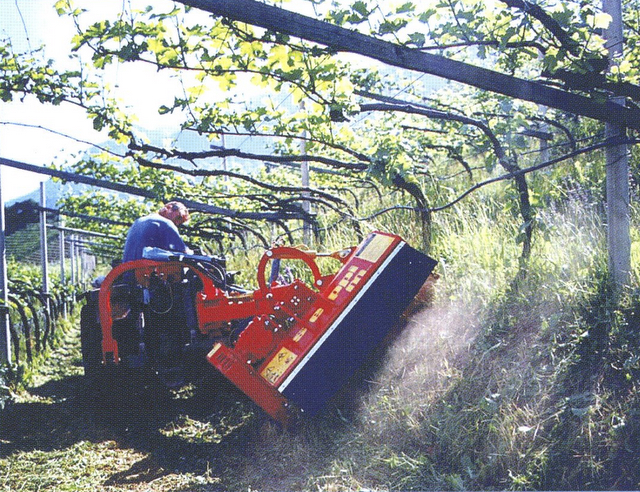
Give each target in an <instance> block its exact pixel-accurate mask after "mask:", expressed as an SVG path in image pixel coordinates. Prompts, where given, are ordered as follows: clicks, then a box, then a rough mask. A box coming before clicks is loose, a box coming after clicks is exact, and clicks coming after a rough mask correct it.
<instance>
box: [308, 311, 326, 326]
mask: <svg viewBox="0 0 640 492" xmlns="http://www.w3.org/2000/svg"><path fill="white" fill-rule="evenodd" d="M322 313H324V309H322V308H318V309H316V312H315V313H313V315H312V316H311V318H310V319H309V323H315V322H316V321H318V318H319V317H320V315H321V314H322Z"/></svg>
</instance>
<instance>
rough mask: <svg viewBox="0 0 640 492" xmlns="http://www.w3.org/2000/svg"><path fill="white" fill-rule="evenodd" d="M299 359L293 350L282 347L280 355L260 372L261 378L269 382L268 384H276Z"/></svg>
mask: <svg viewBox="0 0 640 492" xmlns="http://www.w3.org/2000/svg"><path fill="white" fill-rule="evenodd" d="M297 358H298V356H297V355H296V354H294V353H293V352H291V350H289V349H287V348H285V347H282V348H281V349H280V350H279V351H278V353H277V354H276V355H275V357H274V358H273V359H271V361H270V362H269V364H267V367H265V368H264V369H263V370H262V371H260V376H262V377H263V378H264V379H266V380H267V382H269V383H271V384H274V385H275V384H276V381H277V380H278V379H280V376H282V375H283V374H284V373H285V371H286V370H287V369H289V367H291V364H293V363H294V362H295V360H296V359H297Z"/></svg>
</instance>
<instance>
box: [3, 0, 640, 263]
mask: <svg viewBox="0 0 640 492" xmlns="http://www.w3.org/2000/svg"><path fill="white" fill-rule="evenodd" d="M91 5H92V3H91V2H89V1H80V0H75V1H72V0H59V1H57V2H56V4H55V8H56V10H57V13H58V14H59V15H61V16H70V17H71V18H72V19H73V21H74V25H75V26H76V32H75V33H74V34H73V37H72V39H70V54H72V55H73V56H74V57H75V58H74V60H75V61H74V63H75V65H76V67H77V68H76V69H73V70H68V69H64V70H63V69H62V68H60V67H58V66H56V65H55V64H54V63H53V62H50V61H44V60H43V59H42V57H41V56H39V54H38V51H37V50H36V51H35V52H31V53H16V52H14V50H13V49H12V47H11V43H10V41H8V40H6V41H5V42H3V43H2V44H0V98H1V99H2V101H5V102H8V101H16V100H19V99H20V98H24V97H35V98H37V99H38V100H39V101H41V102H42V103H46V104H53V105H63V104H71V105H76V106H79V107H82V108H83V109H84V110H86V113H87V115H88V117H89V118H91V120H92V121H93V126H94V128H95V129H96V130H98V131H105V132H106V133H107V134H108V136H109V139H110V141H109V143H107V144H104V145H100V146H95V147H93V149H92V151H91V152H88V153H87V154H86V155H84V156H82V158H80V159H77V160H75V161H72V162H69V163H68V164H67V166H66V168H67V169H68V170H72V171H74V172H77V173H82V174H87V175H90V176H94V177H96V178H100V179H107V180H111V181H114V182H119V183H123V184H129V185H134V186H139V187H143V188H146V189H149V190H151V191H153V192H154V193H155V195H156V196H158V197H159V199H169V198H174V197H181V198H184V199H186V200H190V201H192V202H194V203H203V204H208V205H209V206H215V207H217V208H216V210H218V212H221V213H217V214H211V213H205V212H206V211H205V210H204V209H202V212H203V213H201V214H195V219H194V221H193V224H192V230H191V232H192V233H193V234H203V235H206V234H208V236H206V237H207V238H211V237H212V236H213V237H216V238H217V239H218V240H219V241H224V240H226V239H229V238H239V239H241V240H242V241H245V240H246V238H247V237H248V236H247V235H251V234H253V235H254V237H255V238H258V239H259V242H261V243H263V244H268V243H269V242H270V241H271V240H272V239H273V238H272V237H270V236H271V235H272V234H273V229H270V228H268V227H265V226H264V223H265V221H267V222H269V223H273V224H275V227H276V230H277V231H279V232H278V233H277V234H279V233H284V234H289V235H290V237H292V235H295V231H296V230H297V229H298V228H299V219H300V218H303V219H305V220H307V221H308V222H310V223H313V224H314V226H315V227H316V231H321V230H327V229H330V228H331V227H334V226H336V225H337V224H340V223H344V222H346V223H348V224H349V226H350V227H353V228H354V229H355V230H360V229H361V228H367V227H371V221H372V220H373V219H374V218H375V217H380V216H381V215H384V214H387V213H392V212H393V211H397V210H409V211H411V212H412V213H414V217H415V220H416V224H417V225H420V227H421V228H422V231H423V233H422V237H423V245H422V246H423V247H424V248H425V249H426V248H428V247H429V243H430V240H431V236H432V231H431V218H432V214H433V213H438V212H440V211H443V210H446V209H447V208H449V207H451V206H454V205H455V203H456V202H457V201H458V200H459V199H464V197H465V196H467V195H468V193H470V192H473V191H474V190H476V189H478V188H480V187H482V186H484V185H485V184H489V183H494V182H496V181H501V180H505V181H508V182H510V183H512V187H511V188H510V190H507V195H506V196H507V200H506V202H505V213H509V212H510V211H512V210H513V211H517V214H518V216H519V221H520V223H521V233H520V235H519V237H518V240H519V241H521V242H522V245H523V250H522V251H523V256H525V257H526V256H527V255H528V254H529V251H530V248H531V241H532V234H533V232H534V229H535V226H536V224H537V220H536V207H538V206H540V205H542V204H543V203H544V202H545V199H548V198H549V197H550V196H562V194H563V193H565V192H566V190H567V189H568V188H567V187H568V186H569V185H568V184H567V183H569V182H570V181H571V179H572V176H574V175H575V173H576V172H584V167H583V161H582V160H581V156H584V155H586V154H588V153H592V152H596V151H597V150H599V149H601V148H603V147H604V146H606V145H610V144H613V143H616V142H607V141H605V140H604V137H603V131H602V127H603V125H602V121H599V120H598V119H597V117H598V115H599V114H601V115H603V116H602V118H600V119H607V118H610V117H611V118H614V117H613V116H610V115H611V114H615V115H616V116H615V117H617V116H618V115H619V116H620V118H621V119H620V122H623V123H626V124H628V126H629V127H630V128H631V130H630V132H629V133H630V138H629V142H633V138H632V137H631V136H632V135H633V134H635V132H636V130H635V129H636V128H639V127H640V118H638V116H637V115H638V114H639V113H640V110H638V108H637V105H638V102H640V91H639V90H638V88H639V86H638V83H639V82H638V76H639V73H640V72H639V70H640V60H639V59H638V53H637V50H635V49H634V48H635V46H636V43H637V42H638V39H640V36H639V35H640V24H639V20H638V18H637V16H636V15H635V13H636V12H637V7H638V2H637V0H625V1H624V2H623V11H624V28H625V42H626V44H627V46H628V49H625V50H624V52H623V54H622V56H620V57H619V58H616V59H615V61H614V62H613V63H611V64H610V63H609V61H608V58H607V46H606V43H605V38H604V37H603V32H604V30H605V29H607V27H608V25H609V22H610V20H611V18H610V16H609V15H608V14H605V13H603V12H602V10H601V9H600V7H599V6H598V5H594V4H593V2H587V1H569V2H556V1H547V0H545V1H540V2H537V3H533V2H529V1H526V0H502V1H498V0H451V1H440V0H434V1H427V2H419V3H418V2H411V1H407V2H395V1H394V2H376V1H367V0H357V1H342V2H338V1H323V0H310V1H306V2H296V3H295V5H294V3H293V2H268V3H266V4H262V3H260V4H258V3H256V2H252V1H250V0H243V1H242V2H224V1H216V0H184V1H183V0H180V1H179V2H176V3H173V2H160V1H158V2H151V1H150V0H146V1H145V0H136V1H132V2H128V3H126V4H123V8H122V10H120V11H118V12H116V13H115V14H114V15H113V16H111V17H109V18H95V16H94V15H93V14H92V6H91ZM251 5H254V7H255V8H256V9H257V8H258V7H261V8H262V7H263V6H264V7H266V8H270V9H272V11H273V12H274V14H273V15H272V16H269V17H264V16H263V17H264V18H265V19H266V20H265V21H264V22H263V25H252V24H251V23H249V21H248V19H250V17H247V14H248V13H250V12H251V10H247V9H250V7H251ZM203 9H207V10H210V11H211V12H220V11H222V12H225V14H224V15H223V16H221V15H216V14H212V13H207V12H204V10H203ZM218 9H220V10H218ZM282 9H284V10H282ZM287 9H288V10H291V11H293V10H294V9H299V10H301V11H303V12H304V15H305V17H306V18H308V19H310V20H312V21H314V22H317V21H321V22H322V23H323V24H322V25H323V26H326V27H327V33H329V35H328V38H327V39H326V41H322V42H317V41H314V38H313V37H311V36H308V37H306V39H305V36H303V35H301V34H299V31H296V30H292V26H293V23H294V21H295V22H297V21H300V16H291V15H290V14H288V11H287ZM278 13H280V14H282V16H277V15H276V14H278ZM287 19H290V21H289V22H288V23H287ZM296 19H297V21H296ZM255 24H257V22H255ZM314 25H315V24H314ZM296 26H298V24H296ZM336 28H340V31H335V29H336ZM292 32H295V33H298V34H297V35H295V36H294V35H293V34H292ZM367 40H369V41H367ZM376 43H384V45H382V44H380V45H378V44H376ZM377 46H380V50H378V56H376V53H375V52H374V53H368V51H367V49H368V50H369V51H371V50H372V47H373V48H375V47H377ZM350 47H353V49H350ZM367 47H368V48H367ZM382 47H384V49H387V47H388V49H389V50H390V51H389V53H388V54H385V55H384V56H382V55H381V54H380V53H381V50H382ZM346 51H350V52H351V53H346ZM373 51H375V49H373ZM363 55H366V56H363ZM394 56H395V57H396V60H395V62H394V61H393V60H392V59H391V58H393V57H394ZM411 57H418V58H419V57H423V58H420V59H421V60H426V62H429V60H431V61H433V62H434V63H435V62H438V61H442V62H443V63H444V65H443V67H446V68H445V69H443V70H444V73H449V72H448V70H450V69H453V70H454V71H457V75H455V76H454V75H451V77H449V78H451V79H453V80H458V81H460V80H462V81H465V82H467V83H466V84H462V83H460V82H446V81H444V80H443V79H436V78H434V77H432V76H430V75H427V73H434V69H433V67H430V66H427V67H426V68H425V70H424V71H423V72H424V73H421V72H420V71H417V69H416V67H415V66H407V65H406V60H408V59H409V58H411ZM425 57H426V58H425ZM429 57H431V58H429ZM450 63H453V65H450ZM392 65H393V66H392ZM610 65H611V66H610ZM127 67H138V68H137V70H140V72H139V73H140V74H141V78H140V81H139V83H140V84H144V85H145V86H147V87H148V90H149V91H151V90H154V88H155V87H158V86H162V87H170V88H171V91H170V92H169V91H168V92H167V93H166V94H164V97H163V99H164V102H163V103H162V104H160V105H159V106H158V107H156V108H155V110H154V111H155V115H152V118H153V120H154V121H155V122H156V123H157V125H158V126H163V125H164V126H171V127H174V128H175V132H174V137H173V138H172V139H166V138H163V139H161V140H160V141H159V140H158V139H157V138H155V136H154V129H153V128H148V127H147V126H144V125H141V124H139V123H137V121H136V117H137V116H140V115H138V114H136V112H135V104H134V103H133V102H132V101H129V100H127V97H128V95H127V94H126V92H123V91H121V90H119V88H118V87H117V86H113V85H110V80H111V77H112V76H113V72H114V70H116V71H117V70H125V69H127ZM479 74H480V75H481V74H485V75H483V76H480V75H479ZM490 74H496V76H497V77H498V79H496V80H498V81H501V80H503V81H505V84H506V83H507V82H508V83H509V84H511V83H513V87H514V90H515V91H516V92H515V93H505V91H502V93H500V92H490V91H488V90H487V86H486V85H487V83H488V82H489V80H485V78H490V76H491V75H490ZM440 75H442V74H440ZM501 77H503V78H501ZM474 78H475V80H474ZM503 85H504V84H503ZM532 88H533V89H532ZM532 90H533V91H534V92H535V91H540V94H542V95H543V96H544V95H549V97H547V98H546V99H545V98H544V97H543V99H542V100H540V99H539V98H537V96H536V97H531V91H532ZM519 95H520V96H521V97H518V96H519ZM556 96H557V97H556ZM611 96H620V97H623V98H625V101H626V104H625V105H624V107H622V108H620V109H619V111H620V113H611V112H610V111H606V109H607V108H611V106H607V104H610V103H608V102H607V101H608V99H609V98H610V97H611ZM545 97H546V96H545ZM564 98H566V100H567V101H574V102H575V101H577V102H576V103H575V104H574V103H569V104H560V102H559V101H560V99H563V100H564ZM545 100H546V101H548V104H547V105H546V106H542V105H541V103H542V102H543V101H545ZM578 103H579V104H578ZM572 104H573V106H575V112H570V111H569V110H570V109H571V107H573V106H572ZM614 109H615V108H614ZM616 111H617V110H616ZM585 115H586V116H585ZM589 116H592V117H589ZM593 116H596V119H594V118H593ZM164 121H167V123H164ZM69 133H70V136H71V137H73V131H72V130H70V131H69ZM566 163H569V165H566ZM302 165H308V166H310V167H311V175H312V178H311V182H310V184H309V185H308V186H303V185H301V183H300V178H299V174H298V171H297V170H298V169H299V168H300V167H301V166H302ZM545 168H547V169H551V171H549V172H548V174H547V175H545V177H544V179H537V180H536V181H535V185H534V186H533V187H532V180H534V179H536V178H535V176H533V177H531V175H530V173H532V172H533V171H539V170H540V169H545ZM587 172H594V171H587ZM595 179H601V177H600V178H595ZM569 187H570V186H569ZM305 202H306V203H310V204H311V208H310V210H311V212H309V211H308V210H309V209H308V208H306V207H305V206H303V203H305ZM365 204H366V206H365ZM372 204H373V205H372ZM194 206H195V207H196V209H197V205H194ZM64 207H65V208H66V209H68V210H69V211H70V212H73V211H75V212H81V211H83V212H87V211H89V212H90V213H91V214H96V215H105V214H107V215H116V214H117V215H118V216H120V217H121V218H123V219H124V220H133V218H135V216H136V215H138V214H139V213H141V212H142V211H143V210H144V209H145V206H144V205H143V204H141V203H140V202H135V201H132V200H125V199H121V200H115V201H114V199H113V197H112V196H110V195H107V194H104V193H93V194H88V195H86V196H83V197H69V198H68V199H67V200H66V201H65V203H64ZM95 227H99V226H98V225H95Z"/></svg>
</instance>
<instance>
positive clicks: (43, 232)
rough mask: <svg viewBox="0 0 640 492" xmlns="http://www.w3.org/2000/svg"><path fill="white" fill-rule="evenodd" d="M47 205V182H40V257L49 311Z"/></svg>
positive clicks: (43, 286)
mask: <svg viewBox="0 0 640 492" xmlns="http://www.w3.org/2000/svg"><path fill="white" fill-rule="evenodd" d="M46 207H47V195H46V191H45V182H44V181H41V182H40V259H41V261H42V293H43V294H44V295H45V299H46V306H47V307H46V309H47V311H49V299H48V298H47V297H46V296H47V294H49V254H48V252H47V213H46V212H45V211H44V209H45V208H46Z"/></svg>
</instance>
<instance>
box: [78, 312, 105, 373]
mask: <svg viewBox="0 0 640 492" xmlns="http://www.w3.org/2000/svg"><path fill="white" fill-rule="evenodd" d="M80 346H81V349H82V367H83V368H84V374H85V376H86V378H87V379H88V380H91V379H92V378H94V377H96V376H98V374H99V373H100V372H101V370H102V369H103V367H102V328H101V326H100V320H99V313H98V304H97V303H96V302H92V301H91V300H89V301H87V303H86V304H85V305H84V306H83V307H82V310H81V311H80Z"/></svg>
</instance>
